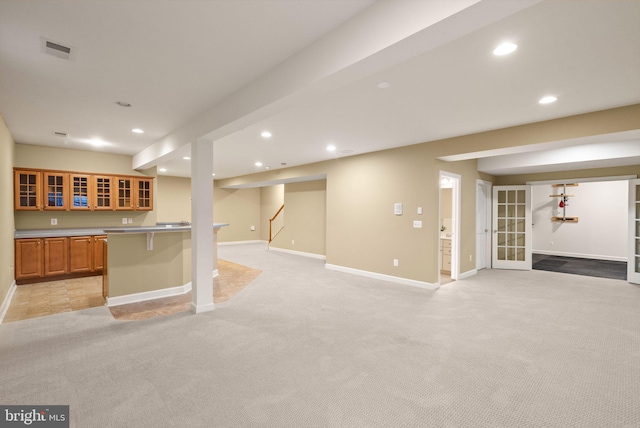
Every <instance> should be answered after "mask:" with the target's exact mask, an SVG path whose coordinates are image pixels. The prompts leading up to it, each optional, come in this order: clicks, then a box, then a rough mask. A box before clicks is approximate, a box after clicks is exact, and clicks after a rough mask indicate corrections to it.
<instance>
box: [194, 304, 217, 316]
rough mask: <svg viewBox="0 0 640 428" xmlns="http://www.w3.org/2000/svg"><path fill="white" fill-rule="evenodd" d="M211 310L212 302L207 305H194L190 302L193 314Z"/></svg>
mask: <svg viewBox="0 0 640 428" xmlns="http://www.w3.org/2000/svg"><path fill="white" fill-rule="evenodd" d="M212 310H213V303H210V304H208V305H201V306H196V305H195V304H194V303H193V302H191V312H193V313H194V314H201V313H203V312H211V311H212Z"/></svg>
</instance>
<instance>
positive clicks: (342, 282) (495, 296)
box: [0, 244, 640, 428]
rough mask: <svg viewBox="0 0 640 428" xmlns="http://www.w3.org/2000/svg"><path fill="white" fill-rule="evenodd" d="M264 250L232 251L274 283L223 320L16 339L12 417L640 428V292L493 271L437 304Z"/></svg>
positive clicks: (435, 296)
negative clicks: (59, 412)
mask: <svg viewBox="0 0 640 428" xmlns="http://www.w3.org/2000/svg"><path fill="white" fill-rule="evenodd" d="M265 248H266V246H264V245H261V244H249V245H235V246H222V247H220V248H219V256H220V257H221V258H224V259H225V260H230V261H233V262H235V263H239V264H242V265H245V266H250V267H252V268H255V269H259V270H261V271H262V274H261V275H260V276H259V277H258V278H256V280H255V281H253V282H252V283H251V284H250V285H249V286H247V287H246V288H245V289H243V290H242V291H241V292H240V293H238V294H237V295H236V296H235V297H234V298H233V299H231V300H229V301H227V302H225V303H222V304H218V305H216V310H214V311H213V312H208V313H205V314H199V315H193V314H191V313H180V314H175V315H170V316H166V317H157V318H152V319H148V320H142V321H137V322H123V321H118V320H114V319H113V318H112V317H111V315H110V313H109V311H108V309H107V308H93V309H87V310H83V311H78V312H71V313H65V314H58V315H53V316H50V317H45V318H39V319H32V320H25V321H18V322H14V323H10V324H6V325H0V379H1V382H2V384H1V387H0V403H2V404H69V405H70V409H71V426H72V427H101V428H108V427H117V428H120V427H278V428H281V427H283V428H284V427H292V428H293V427H295V428H300V427H305V428H306V427H349V428H352V427H394V428H395V427H416V428H418V427H419V428H423V427H492V428H493V427H509V428H512V427H513V428H518V427H545V428H554V427H557V428H572V427H579V428H592V427H593V428H595V427H606V428H612V427H625V428H637V427H638V426H640V406H639V405H638V397H639V396H640V327H639V326H640V311H639V310H638V308H639V307H640V288H639V287H638V286H635V285H631V284H628V283H627V282H624V281H619V280H611V279H603V278H593V277H585V276H574V275H562V274H558V273H554V272H545V271H529V272H521V271H498V270H489V271H486V270H485V271H481V272H480V273H478V274H477V275H475V276H473V277H470V278H467V279H463V280H459V281H456V282H455V283H453V284H451V285H449V286H447V287H443V288H441V289H439V290H435V291H429V290H423V289H419V288H412V287H409V286H403V285H398V284H392V283H387V282H383V281H377V280H373V279H369V278H364V277H358V276H351V275H348V274H344V273H341V272H336V271H332V270H327V269H325V268H324V266H323V262H322V261H321V260H316V259H306V258H301V257H298V256H294V255H290V254H281V253H275V252H269V251H266V249H265ZM559 283H561V286H558V284H559Z"/></svg>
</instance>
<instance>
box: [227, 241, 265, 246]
mask: <svg viewBox="0 0 640 428" xmlns="http://www.w3.org/2000/svg"><path fill="white" fill-rule="evenodd" d="M261 243H264V244H268V241H261V240H260V239H256V240H254V241H227V242H220V241H218V246H221V245H242V244H261Z"/></svg>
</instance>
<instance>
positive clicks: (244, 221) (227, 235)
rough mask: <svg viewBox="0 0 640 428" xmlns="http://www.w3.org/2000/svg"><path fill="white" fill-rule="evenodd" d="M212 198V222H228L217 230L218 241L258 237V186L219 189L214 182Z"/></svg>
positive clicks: (254, 238) (249, 239)
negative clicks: (252, 227) (252, 228)
mask: <svg viewBox="0 0 640 428" xmlns="http://www.w3.org/2000/svg"><path fill="white" fill-rule="evenodd" d="M213 198H214V203H213V221H214V223H229V226H226V227H223V228H222V229H221V230H220V232H218V242H231V241H253V240H258V239H260V189H259V188H253V189H221V188H219V187H218V186H217V185H216V182H214V189H213ZM251 226H255V228H256V230H255V231H251Z"/></svg>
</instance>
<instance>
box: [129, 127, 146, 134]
mask: <svg viewBox="0 0 640 428" xmlns="http://www.w3.org/2000/svg"><path fill="white" fill-rule="evenodd" d="M131 132H134V133H136V134H144V131H143V130H142V129H140V128H133V129H132V130H131Z"/></svg>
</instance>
